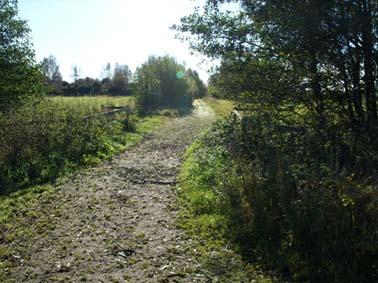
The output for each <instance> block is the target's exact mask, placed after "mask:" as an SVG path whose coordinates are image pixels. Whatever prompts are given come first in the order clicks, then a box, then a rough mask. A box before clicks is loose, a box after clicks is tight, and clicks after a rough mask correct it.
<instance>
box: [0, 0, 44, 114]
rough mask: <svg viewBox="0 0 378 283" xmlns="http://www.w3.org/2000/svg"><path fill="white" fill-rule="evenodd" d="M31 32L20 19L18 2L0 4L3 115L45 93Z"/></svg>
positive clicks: (0, 107) (4, 0)
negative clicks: (30, 37)
mask: <svg viewBox="0 0 378 283" xmlns="http://www.w3.org/2000/svg"><path fill="white" fill-rule="evenodd" d="M29 32H30V29H29V27H28V26H27V24H26V22H25V21H23V20H21V19H20V18H19V17H18V8H17V1H16V0H2V1H0V112H4V111H8V110H11V109H13V108H14V107H17V106H19V105H21V104H22V103H25V102H27V101H30V100H31V99H33V98H35V97H38V96H42V95H44V93H45V88H44V85H43V77H42V74H41V72H40V70H39V68H38V66H37V65H36V64H35V59H34V51H33V49H32V46H31V43H30V40H29Z"/></svg>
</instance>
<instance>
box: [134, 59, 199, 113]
mask: <svg viewBox="0 0 378 283" xmlns="http://www.w3.org/2000/svg"><path fill="white" fill-rule="evenodd" d="M185 74H186V70H185V67H184V65H182V64H179V63H177V62H176V60H175V59H174V58H172V57H169V56H164V57H154V56H151V57H150V58H148V60H147V62H146V63H144V64H143V65H142V66H141V67H139V68H138V69H137V70H136V74H135V84H136V86H135V88H136V96H137V104H138V106H139V110H140V111H141V112H144V113H146V112H147V113H148V112H151V111H152V110H154V109H157V108H161V107H187V106H191V102H192V99H193V97H191V96H190V94H189V92H188V87H189V85H188V82H189V81H188V80H187V78H186V76H185ZM193 85H194V86H195V82H194V80H193V84H192V87H193ZM195 87H196V86H195Z"/></svg>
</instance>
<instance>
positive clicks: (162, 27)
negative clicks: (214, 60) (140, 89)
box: [19, 0, 211, 81]
mask: <svg viewBox="0 0 378 283" xmlns="http://www.w3.org/2000/svg"><path fill="white" fill-rule="evenodd" d="M201 3H203V0H197V1H193V0H19V15H20V17H21V18H22V19H25V20H27V21H28V24H29V27H30V28H31V30H32V32H31V36H32V40H33V43H34V49H35V51H36V57H37V60H38V61H40V60H41V59H42V58H43V57H47V56H48V55H50V54H52V55H54V56H55V57H56V58H57V61H58V64H59V66H60V70H61V73H62V74H63V77H64V79H65V80H69V81H70V80H71V77H70V75H71V73H72V71H71V68H72V66H73V65H74V64H76V65H77V66H78V67H79V68H80V70H81V76H82V77H85V76H91V77H100V73H101V69H102V68H103V66H105V64H106V63H107V62H110V63H112V64H114V63H116V62H118V63H121V64H127V65H129V66H130V67H131V69H132V70H134V69H135V68H136V67H137V66H138V65H140V64H142V63H143V62H144V61H145V60H147V58H148V56H149V55H165V54H169V55H171V56H174V57H175V58H176V59H177V60H178V61H180V62H183V61H185V62H186V65H187V67H191V68H193V69H196V70H197V71H198V72H199V73H200V76H201V77H202V79H204V80H207V78H208V74H207V70H208V68H209V67H210V66H211V63H210V62H209V61H207V62H206V63H202V64H201V61H202V60H203V59H204V58H203V57H201V56H199V55H191V54H190V50H189V48H188V45H187V44H186V43H182V42H180V41H179V40H177V39H175V38H174V35H175V32H174V31H172V30H170V29H169V27H170V26H172V25H173V24H175V23H176V24H177V23H179V19H180V17H182V16H185V15H188V14H190V13H191V12H192V11H193V9H194V7H195V6H198V5H201Z"/></svg>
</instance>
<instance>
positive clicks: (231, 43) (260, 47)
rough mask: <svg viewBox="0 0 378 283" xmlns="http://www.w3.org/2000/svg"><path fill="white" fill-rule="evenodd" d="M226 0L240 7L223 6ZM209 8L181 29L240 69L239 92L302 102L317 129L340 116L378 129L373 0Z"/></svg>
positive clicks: (280, 0) (200, 47) (244, 98)
mask: <svg viewBox="0 0 378 283" xmlns="http://www.w3.org/2000/svg"><path fill="white" fill-rule="evenodd" d="M225 2H236V3H238V5H239V9H237V10H236V11H234V12H228V11H225V9H222V5H223V4H224V3H225ZM203 11H204V12H203V13H200V10H196V12H195V13H193V14H192V15H190V16H187V17H184V18H183V19H182V21H181V25H180V26H175V28H176V29H177V30H179V31H180V32H182V33H184V34H185V37H187V35H189V38H191V45H192V47H193V48H194V50H196V51H199V52H202V53H204V54H206V55H208V56H211V57H217V58H220V59H221V60H222V61H223V62H224V64H223V68H221V70H222V72H223V73H224V74H226V72H227V70H232V71H233V72H237V73H234V74H237V75H236V76H234V77H232V76H231V75H230V76H228V79H229V80H230V81H229V83H230V84H229V87H228V88H230V86H231V85H233V86H235V87H236V88H235V91H237V92H229V93H233V98H234V99H236V100H238V101H240V102H241V103H244V102H248V101H252V100H255V97H254V96H256V89H258V90H259V91H258V93H259V94H261V95H264V96H265V97H266V98H267V101H269V102H270V103H272V102H274V103H275V104H276V105H277V106H282V105H283V104H282V103H281V102H282V101H285V102H288V101H290V102H291V103H294V104H303V105H304V106H305V107H306V108H308V110H309V111H311V112H312V113H313V114H314V115H315V116H313V117H314V118H315V119H314V120H313V122H314V123H318V124H317V125H316V127H317V129H318V130H319V131H321V130H322V129H323V128H324V125H325V124H327V123H328V121H327V120H328V119H329V118H328V116H330V115H337V116H338V117H339V119H341V120H343V121H345V120H347V121H348V122H347V123H348V127H349V130H350V131H356V132H359V131H360V130H361V129H362V128H364V129H366V130H367V131H369V132H370V134H371V135H373V134H374V132H377V131H376V128H377V124H378V123H377V115H378V114H377V95H376V87H375V86H376V84H377V76H376V73H377V70H376V66H377V64H376V59H377V53H378V46H377V44H375V43H376V42H377V35H378V30H377V27H378V26H377V19H376V18H375V17H373V14H374V10H373V6H372V5H369V1H368V0H347V1H337V0H331V1H317V0H310V1H300V0H290V1H286V0H270V1H258V0H252V1H250V0H248V1H247V0H239V1H222V0H215V1H214V0H208V1H206V5H205V7H204V9H203ZM374 58H375V59H374ZM374 62H375V63H374ZM226 66H227V67H226ZM267 66H269V67H267ZM263 70H265V71H266V70H269V74H270V75H269V76H267V75H266V73H264V72H262V71H263ZM273 70H275V71H276V72H273ZM285 74H290V76H286V75H285ZM251 76H253V79H254V81H258V82H259V83H260V84H259V87H258V88H256V84H253V83H251V79H250V77H251ZM290 77H291V78H292V79H290ZM273 79H274V80H273ZM237 80H239V83H237ZM232 81H234V82H235V84H232ZM240 82H241V84H240ZM272 82H274V83H272ZM287 83H292V84H293V85H292V86H291V87H290V88H288V86H287ZM240 85H243V86H244V87H242V88H241V87H240ZM289 90H290V92H289ZM247 94H248V95H247ZM285 105H288V104H287V103H286V104H285ZM331 120H334V119H333V118H331ZM314 126H315V124H314Z"/></svg>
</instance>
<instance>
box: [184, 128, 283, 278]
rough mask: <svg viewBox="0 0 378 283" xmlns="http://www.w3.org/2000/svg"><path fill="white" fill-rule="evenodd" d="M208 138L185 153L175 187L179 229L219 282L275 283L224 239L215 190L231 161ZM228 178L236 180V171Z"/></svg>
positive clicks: (223, 214)
mask: <svg viewBox="0 0 378 283" xmlns="http://www.w3.org/2000/svg"><path fill="white" fill-rule="evenodd" d="M209 138H210V139H211V134H210V136H209V132H206V133H203V135H202V137H201V138H199V140H197V141H196V142H195V143H193V144H192V145H191V146H190V147H189V148H188V150H187V152H186V154H185V161H184V163H183V166H182V170H181V174H180V180H181V185H180V186H179V187H178V196H179V206H180V214H179V226H180V228H182V229H184V230H186V232H187V233H188V234H189V236H190V237H192V238H194V239H195V241H193V242H194V243H195V245H196V246H195V250H196V251H197V252H196V253H195V256H196V257H197V259H198V260H199V261H200V262H201V263H202V264H203V265H204V266H205V267H206V269H207V270H210V272H212V276H216V277H218V278H219V280H220V282H277V281H278V280H277V279H276V278H275V277H274V276H273V275H270V274H267V273H266V272H264V271H262V269H261V268H260V267H259V264H258V261H256V262H254V263H253V264H251V263H246V262H245V261H243V259H242V257H241V256H240V255H239V254H238V253H237V252H235V251H236V250H237V247H236V246H233V245H232V244H231V243H230V241H229V240H228V239H227V238H228V237H227V236H226V234H227V233H228V232H229V231H228V226H229V223H228V222H229V219H228V218H227V216H226V214H227V212H225V211H224V208H226V207H227V205H226V204H225V203H224V202H225V201H226V200H225V199H224V198H223V196H222V192H221V191H219V190H218V189H219V182H221V180H223V175H224V173H225V172H227V173H231V171H230V169H229V168H232V161H231V160H230V158H229V156H228V155H227V153H226V151H225V150H224V149H223V148H222V147H213V146H212V144H209V143H207V141H208V139H209ZM228 177H229V178H230V182H237V181H238V176H237V174H236V172H232V174H230V175H228Z"/></svg>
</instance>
